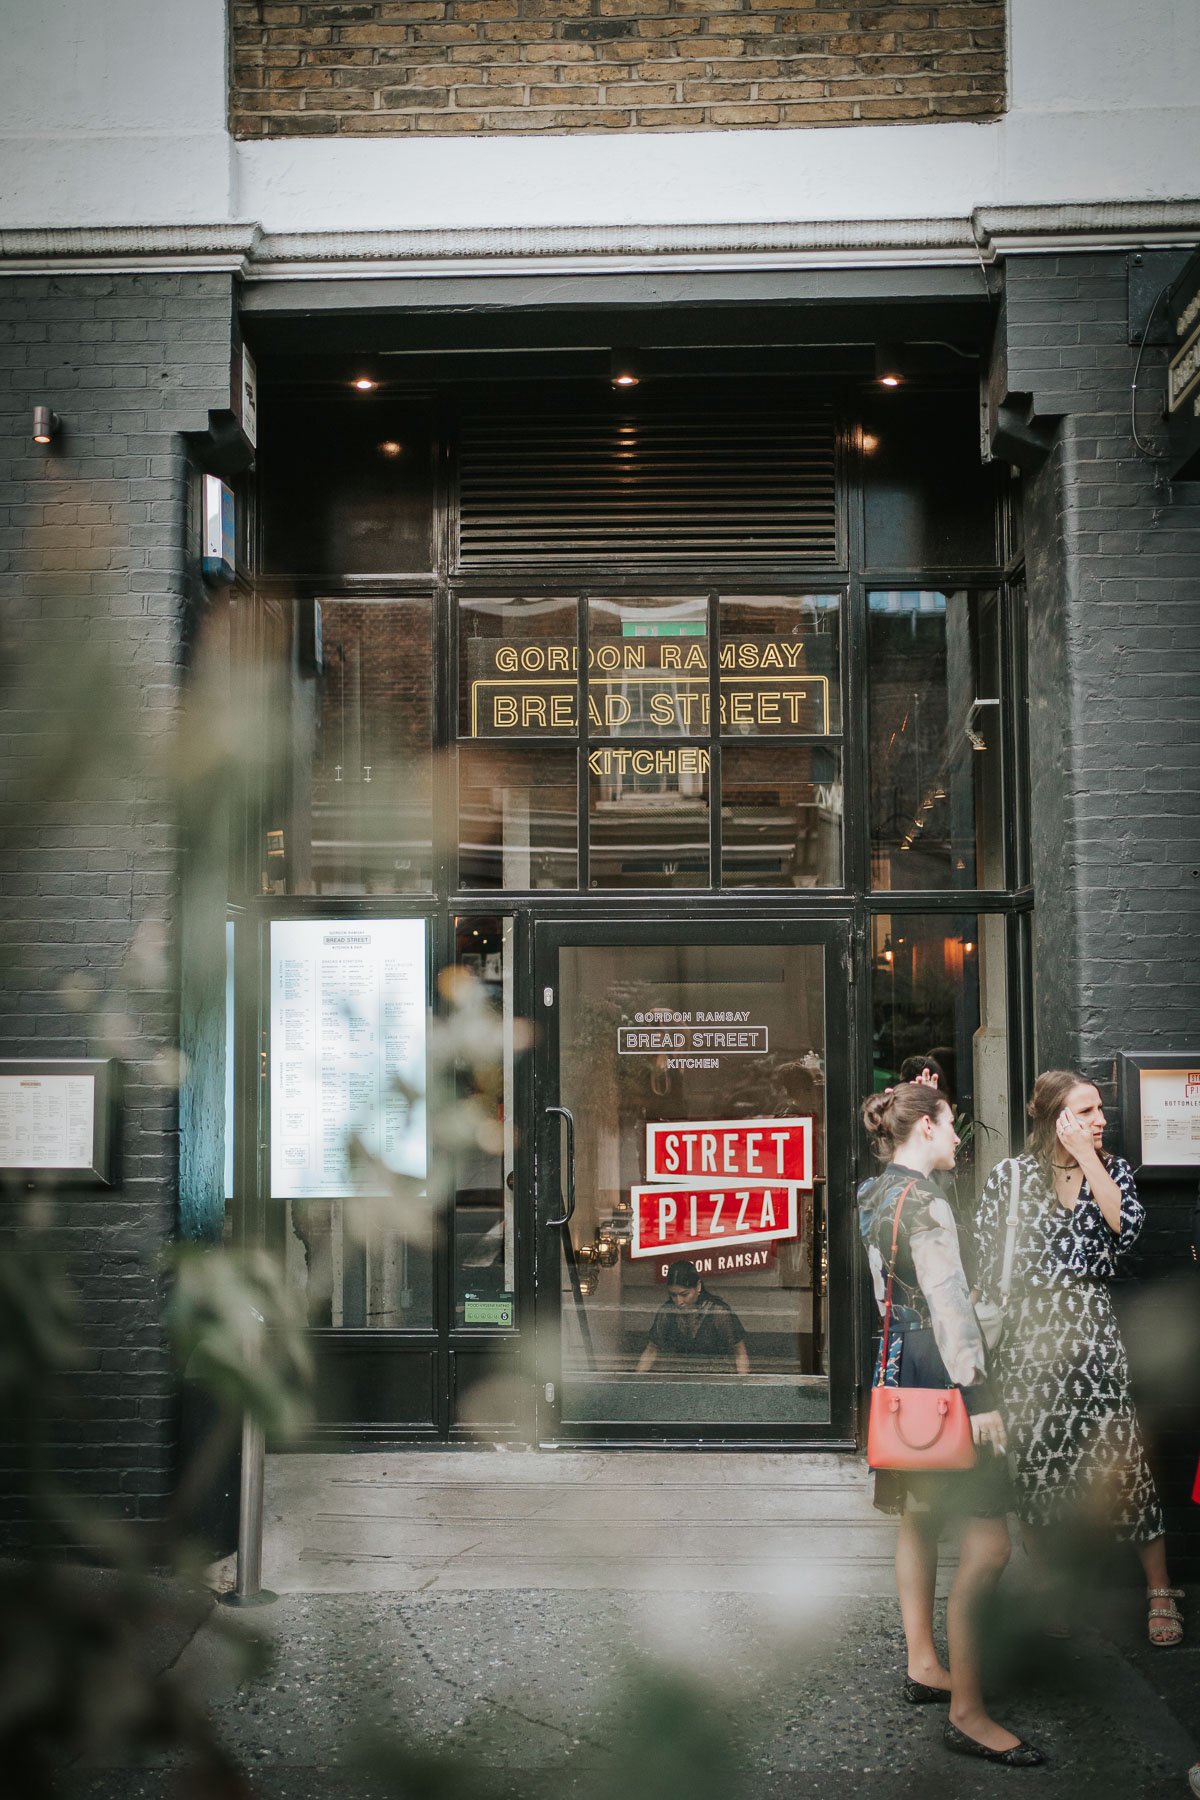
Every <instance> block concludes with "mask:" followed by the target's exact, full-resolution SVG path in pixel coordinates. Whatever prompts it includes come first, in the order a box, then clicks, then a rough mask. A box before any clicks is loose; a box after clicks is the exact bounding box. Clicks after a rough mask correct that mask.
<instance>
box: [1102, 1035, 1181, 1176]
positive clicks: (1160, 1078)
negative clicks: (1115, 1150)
mask: <svg viewBox="0 0 1200 1800" xmlns="http://www.w3.org/2000/svg"><path fill="white" fill-rule="evenodd" d="M1119 1064H1120V1074H1119V1088H1120V1102H1121V1124H1122V1129H1123V1136H1124V1142H1125V1154H1126V1156H1127V1158H1128V1159H1129V1162H1130V1164H1131V1166H1132V1168H1133V1170H1134V1173H1135V1174H1137V1175H1140V1176H1143V1177H1144V1176H1147V1175H1162V1176H1172V1175H1188V1174H1194V1173H1196V1171H1198V1170H1200V1050H1195V1051H1179V1052H1170V1051H1168V1052H1158V1053H1155V1052H1154V1051H1150V1050H1147V1051H1133V1050H1127V1051H1123V1052H1122V1054H1121V1056H1120V1058H1119Z"/></svg>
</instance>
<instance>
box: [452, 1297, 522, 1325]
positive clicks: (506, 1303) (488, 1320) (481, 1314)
mask: <svg viewBox="0 0 1200 1800" xmlns="http://www.w3.org/2000/svg"><path fill="white" fill-rule="evenodd" d="M512 1322H513V1303H512V1301H511V1300H470V1299H468V1300H464V1302H463V1324H464V1325H511V1324H512Z"/></svg>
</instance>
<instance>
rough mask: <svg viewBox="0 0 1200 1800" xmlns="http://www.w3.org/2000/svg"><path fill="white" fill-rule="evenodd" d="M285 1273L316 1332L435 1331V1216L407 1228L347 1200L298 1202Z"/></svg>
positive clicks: (287, 1238) (292, 1204)
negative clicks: (324, 1329) (386, 1222)
mask: <svg viewBox="0 0 1200 1800" xmlns="http://www.w3.org/2000/svg"><path fill="white" fill-rule="evenodd" d="M286 1221H287V1222H286V1230H285V1234H284V1259H283V1260H284V1273H285V1276H286V1280H287V1285H288V1287H289V1288H290V1290H291V1291H292V1293H294V1294H296V1295H297V1296H298V1297H299V1298H300V1301H301V1304H302V1308H303V1311H304V1314H305V1317H306V1319H307V1322H308V1324H309V1325H310V1326H312V1327H313V1329H314V1330H319V1329H321V1328H322V1327H333V1328H335V1329H338V1328H340V1329H343V1330H346V1331H363V1330H378V1331H395V1330H400V1329H404V1330H408V1331H413V1330H421V1329H426V1330H427V1329H428V1328H429V1327H430V1326H431V1325H432V1324H433V1216H432V1214H431V1213H426V1214H425V1216H424V1218H423V1219H422V1220H421V1221H420V1223H417V1222H415V1221H414V1222H413V1223H412V1224H410V1225H409V1226H407V1227H406V1228H405V1230H404V1231H394V1230H391V1229H389V1228H388V1227H387V1226H386V1225H384V1224H383V1223H382V1222H381V1220H380V1217H379V1212H378V1210H377V1211H375V1212H374V1213H372V1212H371V1211H370V1210H368V1209H365V1208H364V1207H363V1206H362V1204H361V1203H358V1204H355V1203H353V1202H347V1201H344V1200H291V1201H288V1202H287V1208H286Z"/></svg>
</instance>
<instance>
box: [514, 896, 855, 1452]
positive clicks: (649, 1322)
mask: <svg viewBox="0 0 1200 1800" xmlns="http://www.w3.org/2000/svg"><path fill="white" fill-rule="evenodd" d="M535 954H536V972H535V996H536V1014H537V1020H538V1029H539V1039H540V1045H539V1056H538V1068H537V1072H536V1075H535V1082H534V1087H535V1093H536V1096H537V1099H536V1104H537V1109H538V1113H539V1117H538V1119H537V1120H536V1121H535V1127H534V1128H535V1130H536V1133H537V1155H536V1205H537V1212H538V1221H537V1224H538V1265H537V1331H538V1348H539V1373H540V1375H541V1377H542V1379H541V1384H540V1392H539V1437H540V1438H541V1439H542V1440H543V1441H545V1440H547V1439H550V1440H561V1441H569V1440H576V1439H589V1438H602V1439H604V1438H607V1439H619V1440H625V1441H628V1440H644V1439H647V1438H649V1439H664V1440H670V1439H683V1440H685V1441H691V1442H710V1441H713V1440H714V1439H726V1440H737V1439H741V1438H744V1437H746V1436H751V1437H753V1438H755V1439H760V1440H761V1439H766V1440H770V1439H772V1438H784V1439H787V1440H794V1439H795V1438H796V1437H797V1436H804V1437H806V1438H808V1437H811V1438H814V1439H827V1438H829V1437H831V1436H832V1437H840V1438H843V1439H844V1438H846V1437H847V1436H848V1435H851V1433H850V1406H851V1391H850V1390H851V1386H852V1382H851V1374H850V1369H851V1361H852V1356H851V1333H850V1310H851V1309H850V1305H849V1300H850V1293H851V1282H850V1280H849V1278H848V1276H849V1267H850V1265H849V1261H848V1259H849V1257H850V1255H851V1252H852V1245H851V1242H850V1237H851V1225H852V1220H851V1208H850V1207H849V1205H848V1204H846V1201H847V1197H848V1195H849V1193H850V1191H851V1184H850V1175H849V1167H848V1136H849V1133H848V1124H849V1089H848V1055H847V1051H848V1045H849V1041H850V1031H849V1016H848V1009H847V994H848V987H847V983H846V980H845V970H846V966H847V962H848V957H849V932H848V928H847V926H845V925H844V924H839V923H807V922H806V923H804V924H802V925H801V924H798V923H797V922H796V920H794V919H791V920H789V919H786V918H775V919H770V918H763V919H760V920H757V921H756V922H755V923H754V925H753V926H746V925H742V926H734V925H731V924H730V923H729V922H728V921H722V922H720V923H716V922H713V923H709V924H701V923H697V922H696V921H695V920H691V921H684V920H679V921H670V920H662V919H658V920H655V921H648V920H644V919H643V920H639V921H621V922H614V923H609V924H606V925H603V926H601V925H598V924H593V923H588V924H564V923H561V922H551V921H545V922H542V923H541V924H539V925H538V926H537V927H536V928H535ZM831 1197H835V1201H834V1203H832V1204H831Z"/></svg>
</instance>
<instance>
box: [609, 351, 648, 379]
mask: <svg viewBox="0 0 1200 1800" xmlns="http://www.w3.org/2000/svg"><path fill="white" fill-rule="evenodd" d="M609 378H610V380H611V381H612V384H613V386H614V387H615V388H634V387H636V386H637V384H638V382H639V381H640V380H641V376H640V375H639V374H638V371H637V358H636V356H635V355H634V352H633V351H632V350H614V351H613V352H612V355H611V356H610V358H609Z"/></svg>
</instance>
